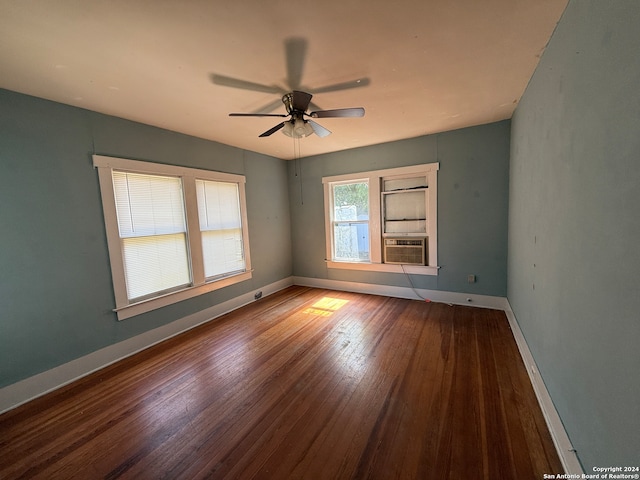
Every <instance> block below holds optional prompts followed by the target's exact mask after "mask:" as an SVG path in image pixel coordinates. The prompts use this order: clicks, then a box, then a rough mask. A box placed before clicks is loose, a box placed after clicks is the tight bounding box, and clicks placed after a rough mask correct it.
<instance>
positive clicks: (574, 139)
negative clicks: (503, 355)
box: [508, 0, 640, 473]
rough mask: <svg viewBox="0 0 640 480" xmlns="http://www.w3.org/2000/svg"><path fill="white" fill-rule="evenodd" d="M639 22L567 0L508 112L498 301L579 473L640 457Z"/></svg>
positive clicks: (611, 6) (635, 13)
mask: <svg viewBox="0 0 640 480" xmlns="http://www.w3.org/2000/svg"><path fill="white" fill-rule="evenodd" d="M639 25H640V2H637V1H635V0H627V1H623V0H617V1H615V2H602V1H600V0H590V1H588V0H571V1H570V2H569V5H568V7H567V10H566V11H565V13H564V16H563V17H562V19H561V21H560V23H559V25H558V27H557V29H556V31H555V33H554V35H553V37H552V39H551V41H550V43H549V45H548V48H547V50H546V51H545V53H544V55H543V57H542V59H541V61H540V63H539V65H538V67H537V70H536V72H535V74H534V75H533V78H532V79H531V81H530V83H529V86H528V88H527V90H526V92H525V95H524V97H523V98H522V100H521V102H520V104H519V106H518V108H517V110H516V113H515V115H514V117H513V120H512V139H511V168H510V171H511V176H510V200H509V202H510V211H509V269H508V273H509V275H508V298H509V302H510V304H511V306H512V308H513V311H514V313H515V315H516V317H517V320H518V323H519V325H520V326H521V329H522V331H523V333H524V336H525V338H526V340H527V343H528V345H529V348H530V349H531V351H532V353H533V356H534V358H535V360H536V363H537V364H538V367H539V371H540V373H541V374H542V377H543V379H544V381H545V384H546V386H547V389H548V390H549V393H550V395H551V397H552V399H553V401H554V403H555V406H556V408H557V410H558V412H559V414H560V417H561V419H562V421H563V423H564V425H565V427H566V430H567V432H568V434H569V437H570V439H571V441H572V443H573V446H574V447H575V448H576V449H577V454H578V457H579V459H580V461H581V462H582V463H583V466H584V468H585V472H587V473H593V470H592V468H593V467H594V466H602V467H605V466H626V465H633V466H637V465H638V460H639V458H640V456H639V455H638V453H639V452H640V381H639V374H638V371H639V369H640V348H639V344H640V275H639V272H640V214H639V213H638V206H639V205H640V203H639V199H640V61H639V58H640V57H639V52H640V28H639Z"/></svg>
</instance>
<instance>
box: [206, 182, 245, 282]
mask: <svg viewBox="0 0 640 480" xmlns="http://www.w3.org/2000/svg"><path fill="white" fill-rule="evenodd" d="M196 192H197V196H198V217H199V219H200V232H201V238H202V255H203V259H204V274H205V277H206V278H213V277H219V276H224V275H227V274H230V273H234V272H239V271H244V270H245V268H246V265H245V258H244V252H243V239H242V216H241V214H240V197H239V192H238V184H236V183H228V182H216V181H210V180H196Z"/></svg>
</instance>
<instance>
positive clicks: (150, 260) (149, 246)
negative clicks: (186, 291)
mask: <svg viewBox="0 0 640 480" xmlns="http://www.w3.org/2000/svg"><path fill="white" fill-rule="evenodd" d="M122 247H123V248H122V250H123V255H124V266H125V277H126V282H127V294H128V297H129V299H137V298H140V297H145V296H148V295H150V294H153V293H159V292H165V291H169V290H173V289H177V288H180V287H183V286H187V285H189V284H190V282H191V278H190V272H189V263H188V258H187V246H186V235H185V234H184V233H178V234H173V235H155V236H147V237H129V238H124V239H122Z"/></svg>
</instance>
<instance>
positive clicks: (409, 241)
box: [384, 238, 426, 265]
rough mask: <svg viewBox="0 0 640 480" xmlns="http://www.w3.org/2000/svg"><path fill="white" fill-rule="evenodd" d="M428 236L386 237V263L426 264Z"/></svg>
mask: <svg viewBox="0 0 640 480" xmlns="http://www.w3.org/2000/svg"><path fill="white" fill-rule="evenodd" d="M425 245H426V238H385V239H384V263H394V264H402V265H425V259H426V250H425Z"/></svg>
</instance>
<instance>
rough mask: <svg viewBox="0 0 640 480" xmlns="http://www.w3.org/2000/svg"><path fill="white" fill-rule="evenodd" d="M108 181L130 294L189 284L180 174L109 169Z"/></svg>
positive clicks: (137, 296) (137, 295) (135, 296)
mask: <svg viewBox="0 0 640 480" xmlns="http://www.w3.org/2000/svg"><path fill="white" fill-rule="evenodd" d="M113 186H114V193H115V199H116V212H117V216H118V230H119V233H120V238H121V239H122V252H123V262H124V270H125V280H126V285H127V296H128V298H129V300H132V299H140V298H144V297H148V296H150V295H152V294H154V293H155V294H157V293H164V292H166V291H170V290H175V289H179V288H181V287H183V286H186V285H189V284H190V283H191V273H190V268H189V258H188V252H187V235H186V223H185V214H184V203H183V195H182V182H181V180H180V179H179V178H176V177H165V176H159V175H143V174H138V173H130V172H118V171H114V172H113Z"/></svg>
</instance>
